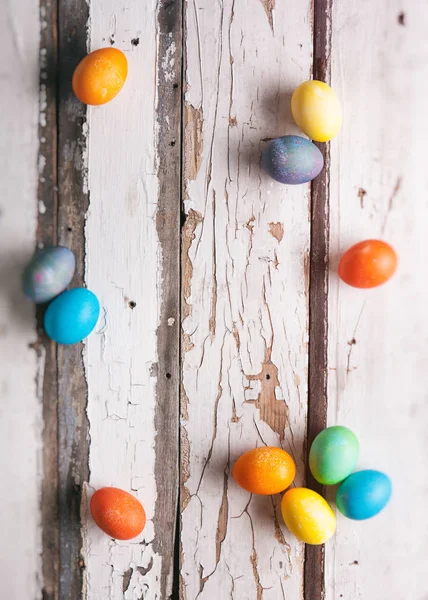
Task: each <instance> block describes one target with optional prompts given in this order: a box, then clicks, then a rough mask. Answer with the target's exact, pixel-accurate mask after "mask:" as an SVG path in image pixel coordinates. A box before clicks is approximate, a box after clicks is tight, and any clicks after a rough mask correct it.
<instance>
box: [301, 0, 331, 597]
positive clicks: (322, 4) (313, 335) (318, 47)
mask: <svg viewBox="0 0 428 600" xmlns="http://www.w3.org/2000/svg"><path fill="white" fill-rule="evenodd" d="M330 38H331V0H315V2H314V59H313V78H314V79H317V80H319V81H325V82H326V83H330V46H331V39H330ZM318 147H319V149H320V150H321V152H322V153H323V156H324V169H323V171H322V172H321V174H320V175H319V176H318V177H317V178H316V179H315V180H314V181H313V182H312V188H311V192H312V194H311V252H310V288H309V396H308V435H307V444H306V457H307V458H306V461H307V462H306V474H307V483H308V485H309V487H310V488H312V489H314V490H316V491H317V492H318V493H320V494H322V495H324V490H323V489H322V486H321V485H320V484H318V483H317V482H316V481H315V479H314V478H313V477H312V474H311V472H310V470H309V465H308V454H309V450H310V447H311V444H312V442H313V440H314V438H315V436H316V435H317V434H318V433H319V432H320V431H321V430H322V429H323V428H324V427H325V426H326V423H327V381H328V368H327V367H328V360H327V354H328V350H327V337H328V265H329V200H330V198H329V192H330V190H329V183H330V144H318ZM323 597H324V546H309V545H306V547H305V598H307V599H310V600H322V599H323Z"/></svg>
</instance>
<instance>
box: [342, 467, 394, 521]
mask: <svg viewBox="0 0 428 600" xmlns="http://www.w3.org/2000/svg"><path fill="white" fill-rule="evenodd" d="M391 493H392V485H391V480H390V479H389V477H388V476H387V475H385V474H384V473H381V472H380V471H372V470H367V471H357V473H352V475H349V477H347V478H346V479H345V481H343V482H342V483H341V484H340V486H339V488H338V490H337V494H336V505H337V508H338V509H339V510H340V512H341V513H342V514H343V515H345V517H348V519H355V520H356V521H362V520H363V519H370V518H371V517H374V516H375V515H377V514H378V513H379V512H380V511H381V510H382V509H383V508H384V507H385V506H386V505H387V504H388V501H389V499H390V498H391Z"/></svg>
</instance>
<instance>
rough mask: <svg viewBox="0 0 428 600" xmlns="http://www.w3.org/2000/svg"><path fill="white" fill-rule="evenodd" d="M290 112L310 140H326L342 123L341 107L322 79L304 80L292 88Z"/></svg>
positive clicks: (332, 136)
mask: <svg viewBox="0 0 428 600" xmlns="http://www.w3.org/2000/svg"><path fill="white" fill-rule="evenodd" d="M291 112H292V114H293V119H294V120H295V121H296V123H297V125H298V126H299V127H300V129H301V130H302V131H303V132H304V133H306V135H307V136H308V137H310V138H311V140H315V141H316V142H328V140H331V139H332V138H334V136H335V135H336V134H337V133H338V132H339V129H340V127H341V125H342V109H341V107H340V103H339V100H338V98H337V96H336V94H335V93H334V92H333V90H332V89H331V87H330V86H329V85H327V84H326V83H323V82H322V81H305V83H301V84H300V85H299V87H297V88H296V89H295V90H294V93H293V96H292V97H291Z"/></svg>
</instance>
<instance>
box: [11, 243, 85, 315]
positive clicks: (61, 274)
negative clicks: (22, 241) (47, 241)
mask: <svg viewBox="0 0 428 600" xmlns="http://www.w3.org/2000/svg"><path fill="white" fill-rule="evenodd" d="M75 268H76V259H75V258H74V254H73V252H72V251H71V250H69V249H68V248H63V247H62V246H55V247H51V248H44V249H43V250H39V251H38V252H36V254H35V255H34V256H33V258H32V259H31V261H30V262H29V263H28V265H27V266H26V267H25V269H24V272H23V274H22V289H23V291H24V294H25V295H26V296H27V298H30V299H31V300H33V302H35V303H36V304H40V303H42V302H48V301H49V300H52V298H55V296H58V294H60V293H61V292H63V291H64V290H65V288H66V287H67V286H68V284H69V283H70V281H71V280H72V279H73V275H74V269H75Z"/></svg>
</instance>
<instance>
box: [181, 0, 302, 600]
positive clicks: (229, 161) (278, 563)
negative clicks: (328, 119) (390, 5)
mask: <svg viewBox="0 0 428 600" xmlns="http://www.w3.org/2000/svg"><path fill="white" fill-rule="evenodd" d="M185 23H186V63H187V64H186V71H185V77H186V84H185V85H186V92H185V107H184V199H185V209H186V213H187V219H186V222H185V225H184V230H183V284H182V293H183V304H182V306H183V311H182V318H183V351H184V354H183V391H182V432H181V436H182V487H181V508H182V532H181V542H182V543H181V555H182V558H181V597H182V598H187V600H193V599H195V598H201V599H202V598H207V599H208V598H210V599H211V598H213V597H221V598H226V597H230V598H236V599H241V598H245V599H248V600H250V599H252V598H257V599H259V598H262V597H263V598H264V599H268V598H279V597H286V596H287V597H290V598H291V597H292V598H296V599H297V598H301V597H302V594H303V554H304V549H303V545H302V544H300V543H299V542H297V540H295V539H293V537H292V536H290V535H289V533H288V532H287V531H286V529H285V527H284V526H283V524H282V520H281V516H280V512H279V500H280V497H279V496H278V497H275V498H270V497H267V498H265V497H252V496H251V495H250V494H248V493H246V492H244V491H243V490H241V489H240V488H238V486H237V485H236V484H235V483H234V481H233V480H232V479H231V477H230V471H231V465H232V464H233V462H234V461H235V460H236V458H237V457H238V456H239V454H241V453H242V452H243V451H244V450H247V449H249V448H251V447H254V446H256V445H260V444H263V443H266V444H272V445H281V446H283V447H284V448H285V449H287V450H288V451H290V452H291V453H292V455H293V456H294V458H295V459H296V462H297V466H298V477H297V482H299V483H301V482H302V480H303V479H304V440H305V433H306V412H307V321H308V310H307V305H308V295H307V292H308V252H309V241H310V240H309V220H310V187H309V185H307V186H296V187H290V186H281V185H280V184H277V183H274V182H272V181H271V180H269V179H268V178H267V177H266V176H265V175H264V174H263V172H262V171H261V169H260V153H261V150H262V147H263V141H261V140H263V139H264V138H271V137H276V136H279V135H284V134H286V133H296V132H298V130H297V128H296V127H295V126H294V125H293V123H292V119H291V115H290V110H289V103H290V95H291V93H292V91H293V89H294V87H295V86H296V85H297V84H299V83H300V82H301V81H304V80H305V79H308V78H309V77H310V75H311V70H312V44H313V41H312V9H311V3H310V2H300V3H296V2H281V3H276V6H275V7H274V3H271V2H234V1H233V0H224V1H222V2H214V3H213V2H211V1H208V0H207V1H205V0H198V1H196V0H195V1H192V2H188V3H187V11H186V18H185Z"/></svg>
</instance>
